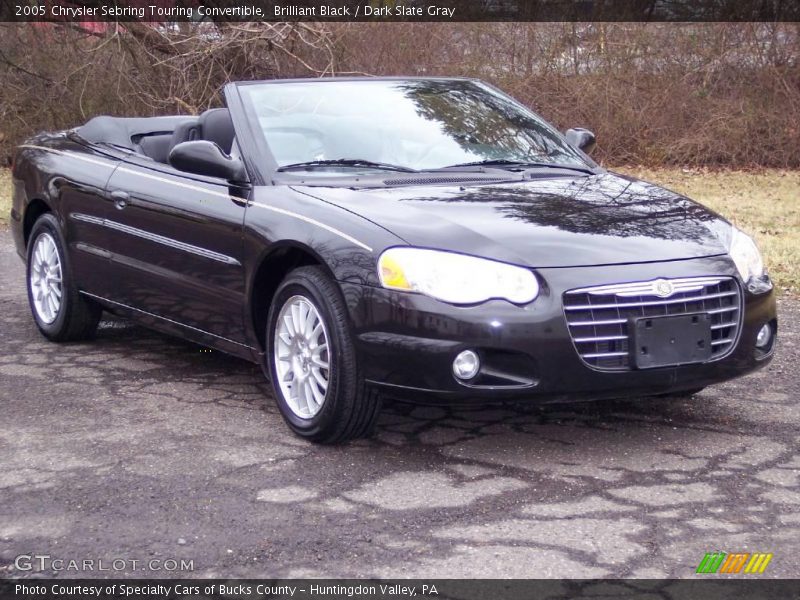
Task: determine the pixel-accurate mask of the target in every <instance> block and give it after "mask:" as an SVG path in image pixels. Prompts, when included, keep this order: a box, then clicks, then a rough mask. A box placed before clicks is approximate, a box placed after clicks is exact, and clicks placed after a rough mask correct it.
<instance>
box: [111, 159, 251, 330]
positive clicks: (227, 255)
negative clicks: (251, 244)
mask: <svg viewBox="0 0 800 600" xmlns="http://www.w3.org/2000/svg"><path fill="white" fill-rule="evenodd" d="M107 193H108V195H109V197H110V198H111V200H112V201H113V206H114V208H112V209H110V210H111V214H110V215H109V217H108V226H109V227H110V228H111V229H112V230H113V240H112V243H111V248H112V256H111V262H112V265H113V267H114V269H115V271H116V272H117V273H118V277H115V290H114V295H113V297H112V299H113V300H114V301H116V302H118V303H121V304H124V305H126V306H127V307H129V308H132V309H135V310H137V311H140V312H144V313H147V314H148V315H149V316H151V317H155V318H158V319H161V320H167V321H171V322H172V324H173V325H174V324H179V325H180V326H183V328H184V329H185V331H184V333H186V334H187V335H189V337H195V338H197V334H200V335H201V341H202V335H210V336H213V337H215V338H218V340H228V341H232V342H234V343H237V344H243V343H244V327H243V318H242V314H243V312H242V307H243V304H244V293H245V283H244V272H243V266H242V262H243V260H242V226H243V221H244V212H245V203H244V202H242V201H240V200H234V199H233V198H232V197H231V193H230V190H229V187H228V183H227V182H226V181H224V180H220V179H216V178H211V177H202V176H197V175H190V174H188V173H183V172H181V171H177V170H176V169H173V168H172V167H170V166H168V165H164V164H161V163H155V162H154V161H151V160H148V159H146V158H143V157H142V158H139V157H132V158H129V159H127V160H126V161H125V162H123V163H122V164H121V165H120V166H119V167H118V168H117V170H116V171H115V172H114V173H113V175H112V177H111V179H110V180H109V182H108V187H107ZM193 334H194V335H193Z"/></svg>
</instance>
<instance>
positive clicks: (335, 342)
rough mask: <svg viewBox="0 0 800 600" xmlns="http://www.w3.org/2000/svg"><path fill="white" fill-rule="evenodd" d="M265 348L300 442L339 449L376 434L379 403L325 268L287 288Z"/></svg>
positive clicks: (311, 270) (280, 401)
mask: <svg viewBox="0 0 800 600" xmlns="http://www.w3.org/2000/svg"><path fill="white" fill-rule="evenodd" d="M266 346H267V351H266V353H265V354H264V357H265V358H264V360H266V361H267V365H266V366H267V368H268V371H269V374H270V379H271V380H272V389H273V392H274V395H275V400H276V402H277V405H278V408H279V409H280V411H281V414H282V415H283V418H284V420H285V421H286V423H287V424H288V425H289V427H291V429H292V430H293V431H294V432H295V433H296V434H297V435H299V436H301V437H304V438H306V439H309V440H311V441H314V442H319V443H327V444H333V443H339V442H344V441H347V440H349V439H353V438H359V437H366V436H368V435H369V434H370V433H371V432H372V430H373V428H374V425H375V421H376V420H377V416H378V412H379V410H380V400H379V398H378V395H377V394H376V393H375V392H374V391H373V390H371V389H370V388H369V387H368V386H367V385H366V383H365V382H364V379H363V377H362V376H361V373H360V369H359V366H358V361H357V357H356V352H355V347H354V344H353V339H352V335H351V333H350V327H349V323H348V320H347V311H346V307H345V304H344V300H343V299H342V295H341V292H340V291H339V288H338V286H337V285H336V283H335V282H334V281H333V280H332V279H331V278H330V277H329V276H328V275H327V273H326V272H325V271H324V270H323V269H322V268H320V267H301V268H299V269H296V270H294V271H292V272H291V273H290V274H289V275H288V276H287V277H286V279H284V280H283V282H282V283H281V285H280V286H279V287H278V290H277V291H276V293H275V297H274V299H273V301H272V305H271V306H270V311H269V317H268V320H267V331H266Z"/></svg>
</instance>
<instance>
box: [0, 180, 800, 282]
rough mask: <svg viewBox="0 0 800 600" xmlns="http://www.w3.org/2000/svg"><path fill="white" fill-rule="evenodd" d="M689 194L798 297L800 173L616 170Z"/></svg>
mask: <svg viewBox="0 0 800 600" xmlns="http://www.w3.org/2000/svg"><path fill="white" fill-rule="evenodd" d="M615 170H617V171H620V172H622V173H627V174H629V175H633V176H634V177H639V178H641V179H646V180H647V181H652V182H654V183H657V184H659V185H663V186H664V187H667V188H670V189H672V190H675V191H676V192H679V193H681V194H685V195H687V196H689V197H690V198H692V199H694V200H697V201H698V202H700V203H702V204H705V205H706V206H708V207H709V208H712V209H713V210H715V211H717V212H718V213H720V214H722V215H724V216H725V217H726V218H727V219H729V220H730V221H732V222H733V223H735V224H736V225H737V226H738V227H740V228H741V229H743V230H744V231H746V232H747V233H749V234H750V235H752V236H754V237H755V238H756V241H757V242H758V245H759V247H760V248H761V251H762V252H763V254H764V261H765V262H766V264H767V266H768V267H769V271H770V274H771V275H772V278H773V280H774V281H775V283H776V285H777V286H778V288H779V289H781V290H783V291H786V292H791V293H794V294H797V293H799V292H800V171H781V170H765V171H753V172H751V171H702V170H686V169H679V168H672V169H644V168H639V167H621V168H618V169H615ZM10 211H11V172H10V171H9V170H8V169H0V223H2V224H7V223H8V220H9V212H10Z"/></svg>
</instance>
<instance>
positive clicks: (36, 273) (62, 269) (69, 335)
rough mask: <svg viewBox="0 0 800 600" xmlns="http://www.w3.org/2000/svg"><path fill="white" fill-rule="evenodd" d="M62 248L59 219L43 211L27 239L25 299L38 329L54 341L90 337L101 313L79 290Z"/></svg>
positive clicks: (63, 246) (63, 243)
mask: <svg viewBox="0 0 800 600" xmlns="http://www.w3.org/2000/svg"><path fill="white" fill-rule="evenodd" d="M65 248H66V242H65V241H64V238H63V236H62V235H61V229H60V227H59V225H58V220H57V219H56V218H55V217H54V216H53V215H52V214H50V213H45V214H43V215H42V216H41V217H39V219H38V220H37V221H36V223H34V224H33V228H32V229H31V234H30V238H29V240H28V264H27V276H28V277H27V279H28V302H29V304H30V307H31V313H32V314H33V320H34V321H35V322H36V326H37V327H38V328H39V331H41V332H42V334H43V335H44V336H45V337H46V338H47V339H49V340H51V341H53V342H72V341H78V340H85V339H89V338H91V337H92V336H93V335H94V333H95V331H96V330H97V324H98V322H99V321H100V315H101V313H102V310H101V308H100V307H99V306H98V305H97V304H95V303H94V302H92V301H91V300H89V299H88V298H85V297H83V296H81V294H80V293H79V292H78V287H77V285H76V284H75V281H74V280H73V278H72V269H71V266H70V262H69V256H67V253H66V252H65Z"/></svg>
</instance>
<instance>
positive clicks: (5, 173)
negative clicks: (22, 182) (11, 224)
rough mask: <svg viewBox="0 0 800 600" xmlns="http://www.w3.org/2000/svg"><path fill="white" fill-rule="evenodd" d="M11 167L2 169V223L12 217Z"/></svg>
mask: <svg viewBox="0 0 800 600" xmlns="http://www.w3.org/2000/svg"><path fill="white" fill-rule="evenodd" d="M10 215H11V169H0V223H2V224H3V225H7V224H8V220H9V219H10V218H11V217H10Z"/></svg>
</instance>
